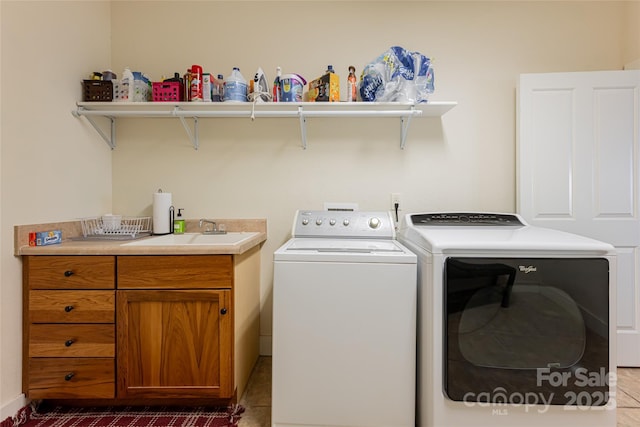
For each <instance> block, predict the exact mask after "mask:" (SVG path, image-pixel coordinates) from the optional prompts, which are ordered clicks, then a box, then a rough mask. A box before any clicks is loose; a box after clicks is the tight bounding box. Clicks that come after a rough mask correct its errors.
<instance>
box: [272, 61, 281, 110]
mask: <svg viewBox="0 0 640 427" xmlns="http://www.w3.org/2000/svg"><path fill="white" fill-rule="evenodd" d="M281 78H282V68H280V67H277V68H276V78H275V80H274V81H273V102H280V79H281Z"/></svg>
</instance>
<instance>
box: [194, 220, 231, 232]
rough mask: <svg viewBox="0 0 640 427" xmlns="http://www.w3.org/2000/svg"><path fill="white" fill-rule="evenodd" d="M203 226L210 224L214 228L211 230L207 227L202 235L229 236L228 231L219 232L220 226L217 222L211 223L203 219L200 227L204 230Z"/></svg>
mask: <svg viewBox="0 0 640 427" xmlns="http://www.w3.org/2000/svg"><path fill="white" fill-rule="evenodd" d="M203 224H210V225H211V227H212V228H209V226H208V225H206V226H205V228H204V231H203V232H202V234H227V232H226V231H221V230H218V225H217V224H216V222H215V221H211V220H209V219H204V218H203V219H201V220H200V223H199V225H198V226H199V227H200V228H202V225H203Z"/></svg>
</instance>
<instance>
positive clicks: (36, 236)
mask: <svg viewBox="0 0 640 427" xmlns="http://www.w3.org/2000/svg"><path fill="white" fill-rule="evenodd" d="M57 243H62V231H60V230H53V231H41V232H32V233H29V246H47V245H55V244H57Z"/></svg>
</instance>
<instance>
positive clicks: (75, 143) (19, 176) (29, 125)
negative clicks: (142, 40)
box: [0, 0, 112, 421]
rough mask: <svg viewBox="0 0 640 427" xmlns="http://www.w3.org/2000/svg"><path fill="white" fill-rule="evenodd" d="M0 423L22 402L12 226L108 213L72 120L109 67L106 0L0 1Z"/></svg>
mask: <svg viewBox="0 0 640 427" xmlns="http://www.w3.org/2000/svg"><path fill="white" fill-rule="evenodd" d="M0 17H1V24H2V25H1V26H2V28H1V36H0V37H1V43H2V45H1V54H2V56H1V61H2V62H1V67H0V77H1V79H0V88H1V94H2V96H1V101H2V111H1V131H0V132H1V134H0V186H1V192H0V205H1V207H2V209H1V210H0V212H1V214H0V224H1V226H0V237H2V238H1V239H0V246H1V248H2V252H1V254H0V274H1V276H0V280H1V281H0V421H2V420H4V419H5V418H7V417H8V416H12V415H14V414H15V413H16V412H17V410H18V409H19V408H20V407H21V406H22V405H23V404H24V400H23V398H22V395H21V391H22V371H21V370H22V363H21V361H22V344H21V341H22V328H21V324H22V321H21V319H22V310H21V308H22V276H21V263H20V260H19V259H18V258H16V257H14V256H13V226H14V225H17V224H33V223H40V222H49V221H58V220H70V219H74V218H77V217H81V216H88V215H94V214H96V213H98V212H104V211H107V210H110V209H111V202H112V201H111V151H110V150H109V149H108V147H107V146H106V144H104V143H100V141H99V140H98V139H99V138H98V137H97V136H96V134H95V132H94V131H93V130H92V129H91V128H90V127H89V126H88V125H87V124H86V123H84V122H82V121H79V120H78V119H76V118H74V117H73V116H72V115H71V110H72V109H73V107H74V106H75V102H76V101H77V100H79V99H80V88H81V86H80V80H81V79H82V78H83V77H84V76H86V75H88V74H89V73H90V72H91V71H93V70H94V69H101V68H102V67H103V66H104V64H105V63H107V64H108V63H109V62H110V55H111V53H110V52H111V51H110V40H109V31H110V28H109V23H110V9H109V3H108V2H86V3H84V2H75V1H69V2H50V1H43V2H31V1H30V2H22V1H15V2H14V1H6V0H3V1H1V2H0Z"/></svg>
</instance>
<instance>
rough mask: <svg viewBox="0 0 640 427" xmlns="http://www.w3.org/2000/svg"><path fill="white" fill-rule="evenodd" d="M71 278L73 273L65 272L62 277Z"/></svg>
mask: <svg viewBox="0 0 640 427" xmlns="http://www.w3.org/2000/svg"><path fill="white" fill-rule="evenodd" d="M71 276H73V271H71V270H67V271H65V272H64V277H71Z"/></svg>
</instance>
